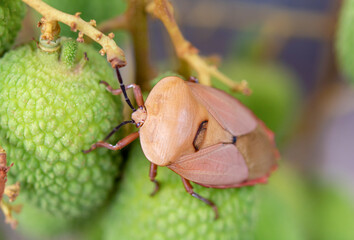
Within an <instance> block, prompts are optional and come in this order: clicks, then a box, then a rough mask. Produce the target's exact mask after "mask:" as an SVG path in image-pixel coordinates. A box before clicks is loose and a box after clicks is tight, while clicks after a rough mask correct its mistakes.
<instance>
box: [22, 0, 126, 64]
mask: <svg viewBox="0 0 354 240" xmlns="http://www.w3.org/2000/svg"><path fill="white" fill-rule="evenodd" d="M22 1H23V2H25V3H26V4H27V5H29V6H30V7H32V8H33V9H35V10H36V11H38V12H39V13H40V14H42V15H43V17H44V19H43V22H44V23H45V24H50V25H48V27H47V26H46V29H45V30H44V33H42V36H43V38H46V39H48V40H51V39H52V37H51V32H52V31H53V29H55V26H56V24H55V22H62V23H64V24H66V25H68V26H70V28H71V30H73V31H75V32H76V31H77V30H79V31H80V32H81V36H82V35H83V34H85V35H87V36H89V37H90V38H91V39H92V40H94V41H95V42H97V43H99V44H100V45H101V46H102V50H101V51H100V53H101V54H102V55H104V54H107V60H108V61H109V62H110V63H111V65H112V67H116V66H119V67H122V66H125V65H126V60H125V56H124V52H123V50H122V49H121V48H119V47H118V46H117V44H116V43H115V42H114V40H112V39H111V38H110V37H109V36H106V35H104V34H103V33H102V32H100V31H98V30H97V29H96V28H95V27H94V26H95V25H96V24H95V22H94V21H92V20H91V21H90V22H85V21H84V20H82V19H81V18H80V13H77V14H75V15H70V14H67V13H64V12H61V11H59V10H57V9H55V8H52V7H50V6H49V5H48V4H46V3H44V2H43V1H42V0H22ZM53 39H54V37H53Z"/></svg>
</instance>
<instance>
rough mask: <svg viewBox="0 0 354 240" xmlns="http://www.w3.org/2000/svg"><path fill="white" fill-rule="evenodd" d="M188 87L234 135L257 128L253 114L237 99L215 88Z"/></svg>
mask: <svg viewBox="0 0 354 240" xmlns="http://www.w3.org/2000/svg"><path fill="white" fill-rule="evenodd" d="M188 85H189V86H190V88H191V90H192V92H193V94H194V96H195V97H196V98H197V100H198V101H199V102H201V103H202V104H203V105H204V106H205V107H206V108H207V110H208V112H209V113H210V114H211V115H212V116H213V117H214V118H215V119H216V120H217V121H218V122H219V123H220V125H221V126H222V127H223V128H225V129H226V130H227V131H229V132H230V133H231V134H232V135H234V136H240V135H244V134H247V133H249V132H251V131H253V130H254V129H255V128H256V126H257V120H256V118H255V117H254V115H253V113H252V112H251V111H250V110H249V109H247V108H246V107H245V106H244V105H243V104H241V103H240V102H239V101H238V100H237V99H235V98H233V97H232V96H230V95H228V94H227V93H225V92H223V91H221V90H218V89H215V88H211V87H207V86H203V85H201V84H197V83H191V82H189V83H188Z"/></svg>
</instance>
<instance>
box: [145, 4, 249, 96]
mask: <svg viewBox="0 0 354 240" xmlns="http://www.w3.org/2000/svg"><path fill="white" fill-rule="evenodd" d="M146 11H147V12H149V13H150V14H152V15H153V16H155V17H157V18H158V19H160V20H161V22H162V23H163V24H164V26H165V28H166V30H167V32H168V34H169V35H170V37H171V40H172V43H173V46H174V48H175V50H176V53H177V56H178V57H179V58H180V59H183V60H185V61H186V62H187V63H188V64H189V65H190V66H191V67H192V68H193V69H194V70H195V71H197V73H198V78H199V80H200V82H201V83H203V84H205V85H211V77H216V78H217V79H219V80H220V81H221V82H223V83H224V84H226V85H228V86H229V87H230V88H231V89H233V90H235V91H240V92H242V93H244V94H249V93H250V89H249V88H248V86H247V82H246V81H242V82H241V83H237V82H234V81H233V80H231V79H230V78H228V77H227V76H226V75H224V74H223V73H221V72H220V71H219V70H218V69H217V68H216V67H215V66H210V65H209V64H207V63H206V61H205V60H204V59H203V58H201V57H200V55H199V54H198V49H197V48H195V47H194V46H193V45H192V44H191V43H190V42H188V41H187V40H186V39H185V38H184V36H183V34H182V32H181V31H180V29H179V27H178V25H177V23H176V20H175V18H174V9H173V6H172V4H171V3H170V2H169V1H167V0H154V1H153V2H151V3H150V4H149V5H148V6H147V8H146Z"/></svg>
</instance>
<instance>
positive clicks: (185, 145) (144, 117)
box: [87, 70, 278, 217]
mask: <svg viewBox="0 0 354 240" xmlns="http://www.w3.org/2000/svg"><path fill="white" fill-rule="evenodd" d="M117 75H118V77H119V79H120V81H121V78H120V74H119V71H118V70H117ZM121 82H122V81H121ZM103 83H104V84H106V85H107V89H108V90H109V91H111V92H112V93H113V94H120V93H122V92H123V93H124V91H125V89H124V87H123V88H122V89H117V90H113V89H112V88H111V87H110V86H109V85H108V84H107V83H105V82H103ZM128 88H134V95H135V98H136V100H137V103H138V105H139V108H138V109H137V110H135V109H134V112H133V114H132V121H129V123H134V124H135V125H136V126H137V127H138V128H139V132H136V133H133V134H131V135H129V136H127V137H125V138H124V139H122V140H121V141H119V142H118V143H117V144H116V145H114V146H113V145H111V144H109V143H106V142H98V143H96V144H94V145H92V147H91V148H90V149H89V150H88V151H91V150H93V149H95V148H96V147H106V148H109V149H113V150H117V149H121V148H122V147H124V146H126V145H127V144H129V143H130V142H132V141H133V140H134V139H136V138H137V137H138V136H139V135H140V142H141V147H142V150H143V152H144V154H145V156H146V157H147V159H148V160H149V161H150V162H151V167H150V179H151V181H153V182H155V183H156V188H155V191H154V193H155V192H156V191H157V190H158V186H159V185H158V182H157V181H156V180H155V177H156V174H157V166H166V167H168V168H169V169H171V170H172V171H174V172H175V173H177V174H178V175H180V176H181V178H182V182H183V184H184V186H185V189H186V191H187V192H188V193H190V194H191V195H192V196H194V197H196V198H198V199H200V200H202V201H204V202H205V203H207V204H208V205H210V206H212V207H213V208H214V210H215V212H216V217H217V216H218V213H217V208H216V206H215V204H214V203H213V202H212V201H210V200H208V199H205V198H203V197H202V196H200V195H198V194H197V193H195V192H194V191H193V188H192V186H191V184H190V181H192V182H194V183H197V184H199V185H202V186H205V187H212V188H234V187H242V186H247V185H254V184H257V183H265V182H266V181H267V178H268V176H269V174H270V173H271V171H272V170H274V169H275V168H276V158H277V156H278V154H277V150H276V147H275V144H274V135H273V133H272V132H271V131H270V130H269V129H267V128H266V126H265V125H264V124H263V123H262V122H261V121H260V120H259V119H257V118H256V117H255V116H254V115H253V113H252V112H251V111H250V110H249V109H247V108H246V107H245V106H243V105H242V104H241V103H240V102H239V101H238V100H236V99H235V98H233V97H231V96H229V95H228V94H226V93H225V92H223V91H220V90H217V89H215V88H211V87H207V86H203V85H200V84H198V83H195V82H186V81H184V80H182V79H181V78H178V77H166V78H164V79H162V80H161V81H160V82H159V83H158V84H157V85H156V86H155V87H154V88H153V89H152V91H151V92H150V94H149V96H148V97H147V100H146V103H145V104H144V101H143V98H142V95H141V92H140V88H139V87H138V86H136V85H129V86H128ZM125 123H128V122H125ZM120 126H121V125H120ZM120 126H118V128H119V127H120ZM114 131H115V130H114ZM114 131H112V132H111V133H110V135H108V136H107V137H109V136H111V135H112V133H113V132H114ZM106 139H107V138H106ZM106 139H105V140H106ZM88 151H87V152H88Z"/></svg>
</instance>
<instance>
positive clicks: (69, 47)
mask: <svg viewBox="0 0 354 240" xmlns="http://www.w3.org/2000/svg"><path fill="white" fill-rule="evenodd" d="M77 48H78V43H77V42H76V41H75V40H73V39H67V40H63V41H62V46H61V53H60V59H61V61H62V62H63V63H64V64H65V65H66V66H67V67H68V68H72V67H74V65H75V61H76V55H77Z"/></svg>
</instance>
